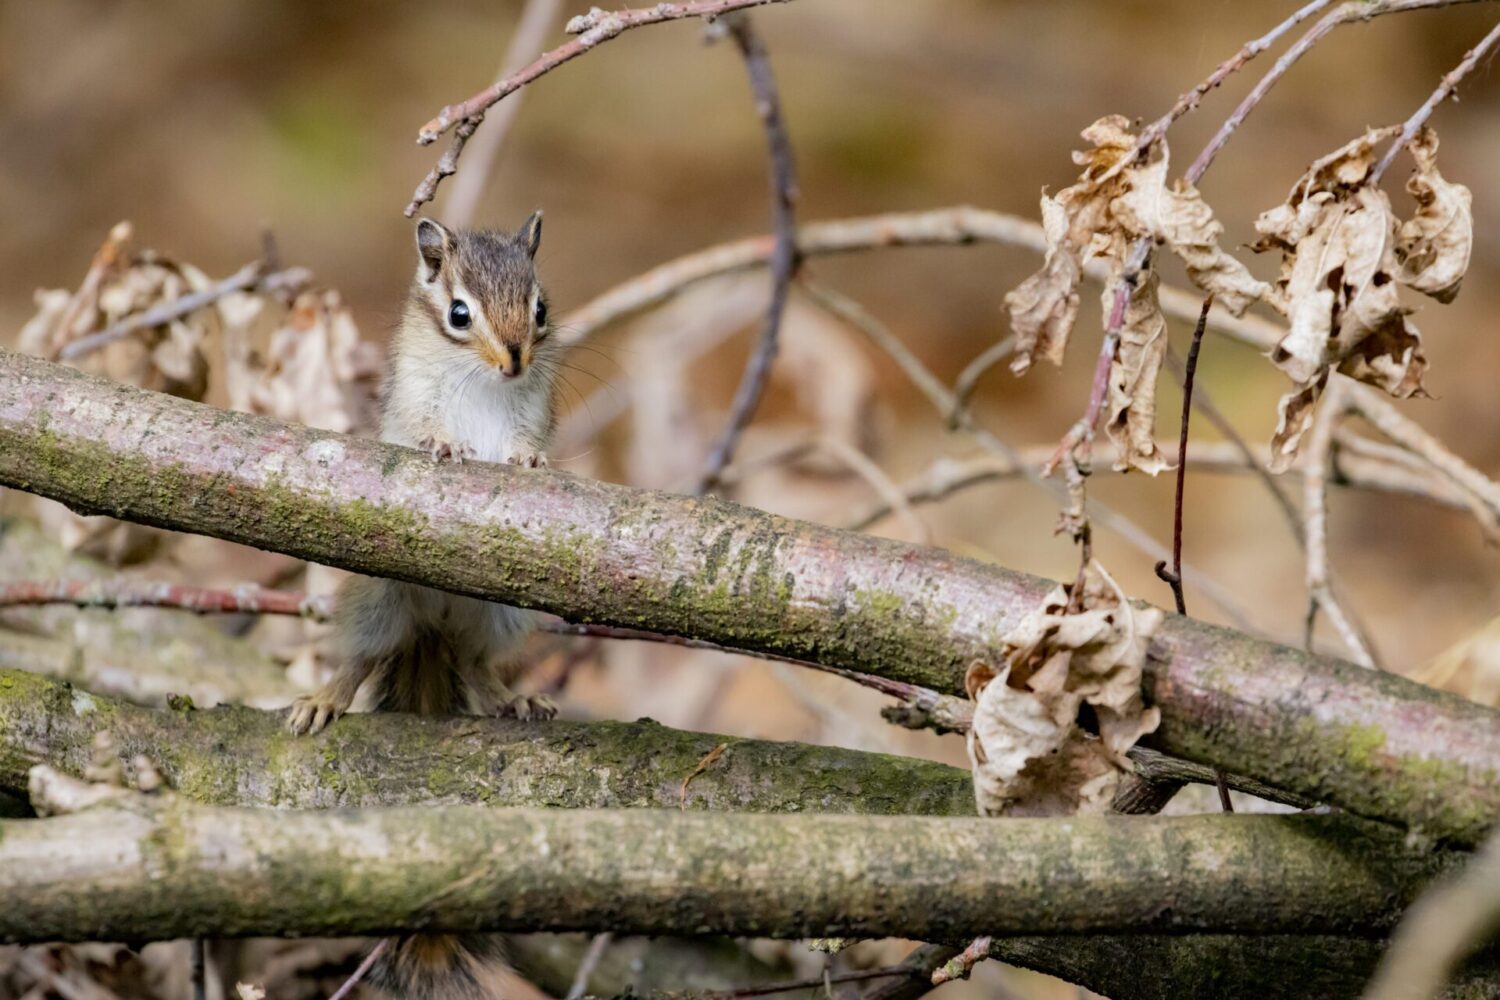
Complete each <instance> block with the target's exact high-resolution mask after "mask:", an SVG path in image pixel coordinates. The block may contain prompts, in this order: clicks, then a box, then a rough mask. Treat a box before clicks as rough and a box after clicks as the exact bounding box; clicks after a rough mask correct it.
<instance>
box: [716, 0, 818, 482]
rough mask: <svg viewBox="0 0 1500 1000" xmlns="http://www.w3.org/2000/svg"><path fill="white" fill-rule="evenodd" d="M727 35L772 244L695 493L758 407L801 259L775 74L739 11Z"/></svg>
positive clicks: (723, 461) (788, 143) (730, 452)
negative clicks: (738, 63)
mask: <svg viewBox="0 0 1500 1000" xmlns="http://www.w3.org/2000/svg"><path fill="white" fill-rule="evenodd" d="M741 6H744V5H743V4H742V5H741ZM729 34H730V37H732V38H733V39H734V42H735V45H737V46H738V47H739V50H740V55H741V56H742V57H743V58H744V60H745V70H746V72H747V73H748V74H749V76H750V89H751V90H752V91H753V92H754V94H755V109H756V112H757V113H758V114H759V116H760V122H761V127H762V128H763V129H764V130H765V133H766V145H767V147H768V149H769V152H770V159H771V221H772V230H773V231H774V232H775V234H776V246H775V249H774V250H773V251H772V252H771V302H770V305H768V306H767V307H766V318H765V322H764V324H763V325H762V327H761V331H760V340H759V341H758V343H757V344H756V347H755V351H754V353H753V354H751V356H750V362H749V364H747V365H746V366H745V373H744V375H743V376H742V377H741V379H740V385H739V388H738V389H737V390H735V394H734V402H733V403H732V404H731V405H730V408H729V423H728V425H727V426H726V427H725V428H724V432H723V433H722V434H721V435H720V437H719V439H718V441H717V442H715V444H714V446H713V448H712V449H711V450H710V452H709V456H708V462H707V464H706V465H705V466H704V470H703V477H702V478H701V479H700V480H699V482H698V488H697V490H696V492H698V493H707V492H708V491H709V490H711V489H713V488H714V487H715V486H716V485H717V484H718V481H719V474H720V473H721V472H723V471H724V467H725V466H726V465H728V464H729V462H730V460H731V459H732V458H733V457H734V449H735V447H736V446H737V445H738V444H739V440H740V435H741V434H743V433H744V430H745V427H746V426H748V425H749V423H750V420H751V418H752V417H754V416H755V411H756V409H757V408H758V407H759V406H760V400H761V396H763V395H764V394H765V391H766V383H767V382H768V381H769V380H770V377H771V364H772V362H774V361H775V359H776V349H777V346H778V341H779V339H780V336H781V320H782V317H783V316H784V315H785V313H786V301H787V296H788V294H789V293H790V291H791V286H792V276H793V275H794V274H796V272H797V265H798V263H799V262H800V261H801V254H800V253H799V252H798V250H797V222H796V218H795V215H794V205H795V204H796V201H797V174H796V167H795V164H794V163H793V160H792V140H791V137H790V136H789V135H788V134H787V130H786V123H785V121H784V120H783V119H782V114H781V98H780V95H779V94H778V93H777V89H776V77H775V74H773V73H772V72H771V60H770V57H768V56H767V55H766V49H765V45H763V44H762V43H761V40H760V36H758V35H757V34H756V33H755V29H754V28H752V27H751V26H750V19H749V17H748V16H745V15H741V16H739V17H736V18H734V19H732V21H731V22H730V24H729Z"/></svg>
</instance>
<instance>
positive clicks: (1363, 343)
mask: <svg viewBox="0 0 1500 1000" xmlns="http://www.w3.org/2000/svg"><path fill="white" fill-rule="evenodd" d="M1389 133H1390V130H1389V129H1385V130H1372V131H1369V132H1366V133H1365V134H1364V135H1362V136H1360V137H1359V138H1357V139H1355V140H1353V141H1352V142H1349V143H1346V144H1345V145H1344V146H1342V147H1340V148H1339V149H1337V150H1335V151H1334V152H1332V153H1330V154H1328V155H1327V156H1324V157H1322V158H1320V159H1319V160H1318V161H1316V162H1315V163H1314V164H1313V165H1312V166H1311V167H1309V168H1308V171H1307V172H1306V173H1305V174H1304V175H1303V176H1302V177H1301V178H1300V179H1299V180H1298V182H1297V184H1296V185H1295V186H1294V187H1293V188H1292V191H1291V193H1290V195H1289V196H1288V197H1287V200H1286V202H1285V203H1283V204H1281V205H1278V206H1276V207H1275V208H1273V209H1270V210H1269V211H1266V212H1264V213H1262V214H1261V216H1260V218H1259V219H1258V220H1257V221H1256V229H1257V230H1258V231H1259V232H1260V234H1261V240H1260V242H1259V243H1258V244H1257V245H1256V249H1258V250H1269V249H1276V250H1279V251H1280V252H1281V254H1282V267H1281V276H1280V278H1279V279H1278V281H1277V283H1276V288H1275V293H1274V294H1273V295H1272V296H1270V297H1268V299H1267V301H1269V302H1271V303H1272V304H1273V305H1275V306H1276V307H1277V308H1278V309H1280V310H1281V311H1282V312H1283V313H1284V314H1285V315H1286V317H1287V326H1288V329H1287V334H1286V336H1285V337H1284V338H1283V339H1282V340H1281V342H1280V343H1279V344H1278V345H1277V346H1276V348H1275V349H1274V350H1273V351H1272V352H1271V361H1272V362H1273V363H1274V364H1275V365H1276V366H1277V367H1279V368H1280V369H1281V370H1282V371H1284V372H1286V373H1287V375H1288V376H1290V377H1291V379H1292V381H1293V382H1295V383H1296V388H1295V389H1293V390H1292V391H1291V392H1290V393H1288V394H1287V395H1286V396H1284V397H1283V398H1282V400H1281V404H1280V407H1279V410H1280V420H1279V423H1278V426H1277V429H1276V433H1275V436H1274V438H1273V440H1272V463H1271V464H1272V468H1273V469H1275V470H1281V469H1285V468H1286V467H1287V466H1289V465H1290V464H1291V462H1292V461H1293V460H1294V459H1295V457H1296V452H1297V446H1298V443H1299V441H1300V439H1301V437H1302V436H1303V434H1304V433H1305V431H1306V430H1307V427H1308V426H1309V423H1310V421H1311V417H1312V407H1313V405H1314V404H1315V403H1316V401H1317V398H1318V396H1319V394H1320V393H1321V391H1322V386H1323V383H1324V382H1325V381H1326V380H1327V377H1328V372H1329V370H1330V369H1337V370H1338V371H1340V372H1342V373H1344V374H1345V375H1348V376H1350V377H1352V378H1355V379H1357V380H1359V381H1361V382H1368V383H1370V384H1372V385H1378V386H1380V387H1381V388H1382V389H1384V390H1385V391H1386V392H1388V393H1390V394H1391V395H1393V396H1397V397H1406V396H1410V395H1413V394H1414V393H1417V392H1420V391H1421V388H1422V376H1423V374H1424V372H1425V371H1426V369H1427V360H1426V357H1425V355H1424V354H1423V350H1422V340H1421V334H1420V333H1419V332H1418V331H1417V329H1416V327H1414V326H1413V325H1412V324H1411V323H1410V322H1409V321H1408V319H1407V317H1408V315H1409V314H1410V312H1411V310H1410V309H1408V308H1407V307H1405V306H1403V305H1402V304H1401V300H1400V294H1399V288H1400V281H1399V277H1400V274H1401V272H1402V268H1403V265H1402V263H1401V261H1400V259H1398V254H1397V250H1396V248H1397V243H1398V234H1397V228H1398V227H1397V222H1396V219H1395V215H1394V213H1393V212H1392V210H1391V205H1390V201H1389V199H1388V198H1387V197H1386V195H1385V193H1384V192H1382V191H1380V190H1379V189H1378V188H1375V187H1373V186H1371V185H1370V183H1369V181H1370V173H1371V171H1372V170H1373V168H1374V163H1375V147H1376V145H1377V144H1378V143H1379V142H1380V141H1381V140H1382V139H1383V138H1385V137H1386V136H1387V135H1388V134H1389ZM1433 148H1434V149H1435V140H1434V146H1433ZM1427 152H1430V151H1427ZM1424 155H1426V153H1425V152H1424ZM1428 162H1429V163H1430V157H1429V158H1428ZM1439 180H1440V178H1439ZM1465 194H1467V192H1465ZM1455 197H1456V196H1455ZM1460 228H1461V227H1460ZM1456 239H1458V242H1462V239H1461V235H1459V234H1456ZM1421 245H1422V241H1421V240H1420V239H1416V240H1415V241H1414V243H1413V244H1412V246H1413V248H1414V250H1415V251H1416V252H1418V253H1420V252H1421ZM1458 254H1459V250H1458V249H1457V248H1455V249H1453V250H1450V251H1448V252H1447V256H1446V257H1444V258H1443V260H1444V263H1443V264H1442V265H1441V266H1439V272H1442V271H1444V270H1447V269H1448V268H1449V267H1450V264H1451V259H1452V258H1454V257H1455V256H1456V255H1458ZM1462 255H1463V256H1465V258H1466V256H1467V251H1466V250H1464V251H1463V252H1462ZM1439 256H1441V254H1440V252H1438V251H1433V253H1432V256H1431V263H1432V264H1433V265H1434V266H1437V260H1438V258H1439ZM1435 280H1438V279H1436V278H1435ZM1442 280H1446V278H1443V279H1442ZM1434 287H1437V286H1436V285H1434Z"/></svg>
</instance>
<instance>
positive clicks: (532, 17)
mask: <svg viewBox="0 0 1500 1000" xmlns="http://www.w3.org/2000/svg"><path fill="white" fill-rule="evenodd" d="M561 10H562V0H526V6H525V8H524V9H523V10H522V11H521V17H520V19H519V20H517V22H516V30H515V31H514V32H513V33H512V34H511V37H510V44H509V45H508V46H506V49H505V58H504V59H502V60H501V61H500V71H499V73H498V74H497V76H498V78H499V79H501V80H503V79H505V78H506V77H507V76H510V75H511V74H512V73H514V72H516V71H517V70H519V69H520V68H521V67H522V66H523V65H525V62H524V60H525V59H526V57H527V56H528V55H529V54H530V53H532V52H535V51H536V50H537V49H539V48H541V47H542V43H543V42H544V41H546V38H547V33H548V32H549V31H550V30H551V28H552V25H553V24H555V23H556V22H557V16H558V13H559V12H560V11H561ZM523 96H524V95H521V94H517V95H516V97H515V99H514V100H511V101H507V102H506V103H504V104H502V105H501V106H500V109H499V110H498V111H495V112H493V113H491V114H490V115H489V116H488V118H487V121H488V127H486V128H485V130H484V131H483V132H480V133H479V134H478V135H477V137H476V138H475V139H474V141H473V144H472V145H471V146H470V148H469V160H468V166H467V167H466V168H465V169H464V172H463V173H462V174H460V175H459V177H458V179H457V180H455V181H454V182H453V190H452V191H451V192H450V193H449V197H448V210H447V211H446V212H444V213H443V218H444V219H446V220H447V221H448V222H449V223H450V224H451V225H454V226H459V227H463V226H467V225H468V224H469V223H470V222H471V221H472V220H473V218H474V211H475V209H476V208H478V207H479V199H480V197H481V196H483V194H484V190H485V186H486V185H487V184H488V183H489V179H490V174H491V172H492V171H493V169H494V166H495V157H496V156H497V155H498V154H499V152H500V146H501V144H502V143H504V142H505V136H506V133H508V132H509V131H510V127H511V125H513V124H514V123H515V120H516V116H517V115H518V114H519V113H520V110H521V98H522V97H523Z"/></svg>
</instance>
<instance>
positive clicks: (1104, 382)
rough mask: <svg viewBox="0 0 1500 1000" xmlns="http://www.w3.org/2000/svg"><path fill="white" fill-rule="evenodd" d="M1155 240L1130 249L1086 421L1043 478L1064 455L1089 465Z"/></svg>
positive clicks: (1071, 433) (1065, 439) (1070, 436)
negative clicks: (1117, 353) (1123, 335)
mask: <svg viewBox="0 0 1500 1000" xmlns="http://www.w3.org/2000/svg"><path fill="white" fill-rule="evenodd" d="M1153 242H1154V241H1153V240H1152V239H1151V237H1149V236H1142V237H1141V238H1140V239H1138V240H1136V241H1135V243H1134V245H1132V246H1131V248H1130V255H1129V256H1128V257H1127V258H1126V260H1125V266H1124V268H1123V269H1122V270H1121V272H1120V281H1119V285H1118V286H1117V288H1116V289H1115V297H1114V301H1113V303H1112V304H1111V305H1110V309H1109V319H1108V321H1107V322H1106V324H1105V327H1104V340H1103V342H1102V343H1101V344H1100V345H1099V360H1098V362H1097V363H1096V364H1095V365H1094V381H1093V385H1092V387H1091V388H1090V390H1089V405H1088V408H1087V409H1086V410H1085V411H1084V414H1083V418H1082V419H1081V420H1079V421H1078V423H1076V424H1074V425H1073V426H1072V427H1071V428H1069V429H1068V433H1067V434H1065V435H1064V436H1063V439H1062V442H1061V443H1060V444H1059V445H1058V446H1057V451H1056V452H1054V453H1053V456H1052V459H1051V460H1050V461H1049V462H1048V463H1047V467H1046V468H1045V469H1043V470H1042V475H1043V476H1050V475H1052V472H1053V471H1054V470H1055V469H1056V468H1057V465H1058V463H1059V462H1061V461H1062V459H1063V456H1065V455H1069V454H1073V453H1074V452H1075V451H1076V452H1077V453H1078V454H1077V455H1076V459H1077V461H1078V464H1079V465H1080V466H1086V465H1087V464H1088V459H1089V455H1090V453H1091V452H1092V450H1093V447H1094V434H1095V432H1096V430H1097V429H1098V426H1099V415H1100V414H1101V413H1103V412H1104V400H1105V398H1106V397H1107V396H1108V395H1109V369H1110V366H1111V365H1112V364H1113V363H1114V359H1115V349H1116V348H1117V347H1118V346H1119V344H1120V328H1121V327H1122V326H1124V325H1125V310H1126V309H1127V308H1128V307H1129V306H1130V297H1131V296H1132V295H1134V294H1135V287H1136V285H1137V284H1138V283H1139V282H1140V280H1141V273H1142V272H1143V271H1144V270H1145V269H1146V267H1147V262H1148V261H1149V260H1150V257H1151V247H1152V245H1153Z"/></svg>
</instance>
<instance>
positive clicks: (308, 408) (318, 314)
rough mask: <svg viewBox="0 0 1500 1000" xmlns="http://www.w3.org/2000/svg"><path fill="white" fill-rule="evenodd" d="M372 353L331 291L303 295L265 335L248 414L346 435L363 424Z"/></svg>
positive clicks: (370, 389) (369, 392)
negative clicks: (264, 352)
mask: <svg viewBox="0 0 1500 1000" xmlns="http://www.w3.org/2000/svg"><path fill="white" fill-rule="evenodd" d="M377 356H378V349H376V348H374V347H373V345H367V344H365V343H364V342H363V341H361V340H360V338H359V330H358V328H356V327H355V325H354V318H353V316H352V315H351V314H350V312H349V310H348V308H347V307H346V306H345V305H344V303H343V300H342V299H341V298H340V297H339V294H338V293H337V292H334V291H322V292H304V293H302V294H301V295H299V296H298V297H297V300H296V302H294V303H293V306H292V310H291V312H290V313H289V314H288V315H287V317H286V320H285V322H284V323H283V324H282V325H281V327H280V328H279V329H277V330H276V331H275V332H274V333H272V334H271V342H270V347H269V350H268V357H267V360H266V365H265V367H264V369H263V370H262V371H261V372H260V373H259V378H258V379H257V380H255V381H254V382H253V383H252V384H251V385H250V391H249V393H248V395H249V400H250V406H249V409H250V411H251V412H253V413H264V414H267V415H270V416H273V417H276V418H278V419H280V420H292V421H297V422H299V423H303V424H307V425H308V426H309V427H319V428H322V429H324V430H331V431H340V432H346V433H347V432H349V431H351V430H354V429H355V428H356V427H359V426H362V425H363V424H365V423H366V422H367V420H368V411H369V409H370V406H371V403H372V402H373V395H374V388H373V375H374V373H375V371H376V370H378V368H379V361H378V357H377Z"/></svg>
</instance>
